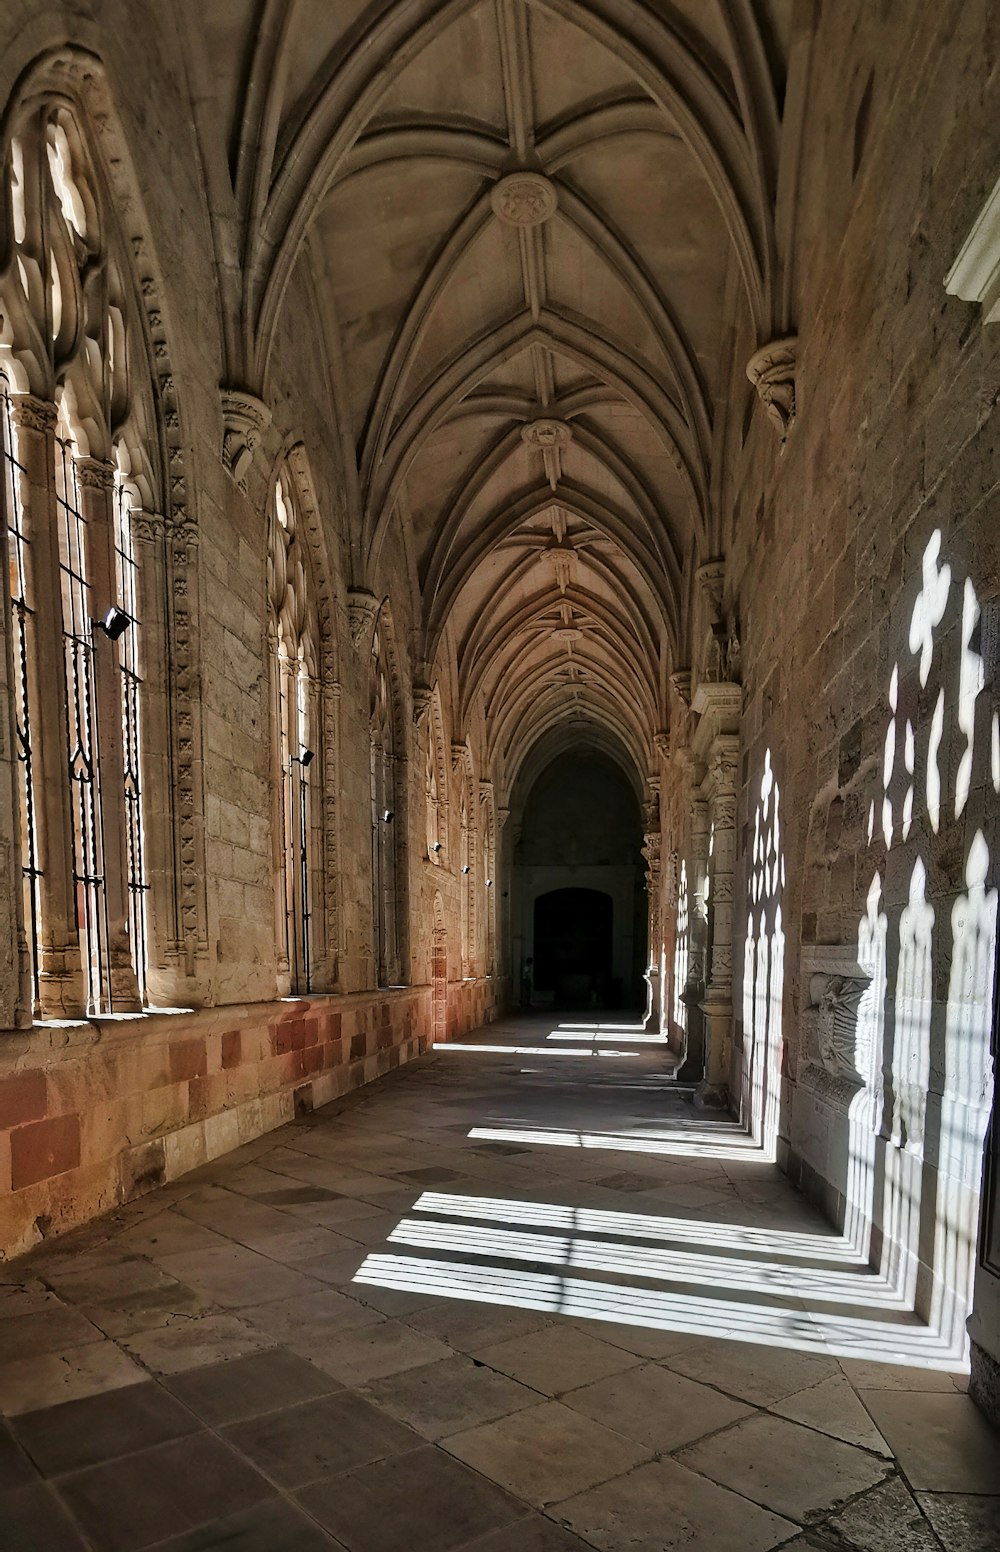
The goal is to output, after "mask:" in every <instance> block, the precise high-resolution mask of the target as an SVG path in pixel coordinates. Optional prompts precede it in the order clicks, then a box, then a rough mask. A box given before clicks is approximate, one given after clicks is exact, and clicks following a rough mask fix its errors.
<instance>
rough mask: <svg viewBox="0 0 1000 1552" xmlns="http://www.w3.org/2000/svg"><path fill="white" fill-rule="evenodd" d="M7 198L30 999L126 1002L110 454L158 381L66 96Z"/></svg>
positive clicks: (121, 711) (139, 941) (136, 891)
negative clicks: (131, 314)
mask: <svg viewBox="0 0 1000 1552" xmlns="http://www.w3.org/2000/svg"><path fill="white" fill-rule="evenodd" d="M4 194H5V199H6V202H7V212H8V218H9V219H8V230H9V232H10V234H11V237H12V253H11V257H12V259H13V263H11V264H9V265H8V268H7V271H6V273H5V276H4V280H3V293H2V302H3V306H2V315H3V325H2V328H0V369H2V377H3V383H2V392H3V398H4V407H3V420H4V436H3V458H4V474H5V477H4V490H5V503H4V504H5V507H6V530H7V535H6V537H7V548H8V562H9V571H10V581H11V598H12V607H13V615H12V618H13V621H14V624H15V639H14V643H13V647H14V655H15V658H16V673H15V676H14V686H15V690H14V698H15V723H16V728H17V743H18V775H19V788H20V791H19V808H20V817H21V824H20V832H21V834H20V839H21V863H22V875H23V878H24V899H23V930H24V937H25V941H26V946H27V950H28V956H29V959H30V964H31V992H30V996H31V1006H32V1011H33V1013H34V1014H35V1015H43V1016H44V1015H49V1014H79V1013H90V1014H98V1013H107V1012H124V1011H130V1010H137V1009H139V1008H141V1007H142V1006H144V1005H145V1003H146V1000H147V991H146V969H147V959H148V948H147V931H146V902H145V895H146V891H147V887H148V886H147V880H146V873H145V845H144V838H143V816H142V786H143V783H142V737H141V723H142V719H143V716H144V711H143V694H142V676H141V674H140V672H139V651H140V644H139V631H140V626H139V620H140V615H141V613H142V610H141V607H140V602H139V594H140V585H139V576H138V562H137V557H136V553H135V549H134V547H133V543H132V534H131V528H132V516H131V514H132V511H133V508H134V506H135V505H137V504H138V503H137V499H136V493H135V492H134V491H131V492H129V493H128V494H127V495H126V492H125V487H124V486H123V485H122V486H119V483H118V480H117V477H116V471H115V460H116V456H117V450H118V447H119V445H120V444H121V442H122V441H123V439H125V438H130V439H131V441H132V442H133V444H135V445H136V446H138V445H141V443H142V442H143V441H144V440H148V439H149V435H150V425H151V419H150V416H149V413H148V408H149V406H148V399H149V395H150V393H151V385H150V382H149V380H148V368H146V367H145V366H144V360H145V352H144V351H140V350H139V348H138V347H137V346H136V347H135V348H134V345H133V341H134V336H135V331H134V330H132V329H130V328H129V327H128V325H127V313H128V309H127V306H126V300H125V288H124V286H123V283H122V273H123V272H122V269H121V267H120V264H119V250H120V249H121V242H120V239H119V237H118V235H117V232H116V229H115V225H114V218H113V216H112V214H111V205H110V202H109V196H108V194H107V191H106V188H105V185H104V183H103V182H102V175H101V169H100V168H99V166H98V164H97V162H96V161H95V159H94V157H93V156H92V154H91V149H90V144H89V142H88V140H87V136H86V134H85V133H84V130H83V129H82V127H81V121H79V120H78V119H77V117H76V114H75V112H74V111H72V110H71V109H70V107H69V106H68V105H67V103H66V102H65V101H64V100H62V99H57V98H54V97H53V96H51V95H49V96H48V97H46V96H45V95H44V94H41V100H40V99H39V97H37V96H36V97H35V98H33V99H32V105H31V107H30V108H29V110H28V112H27V113H26V114H25V116H24V118H23V120H22V121H21V122H20V123H19V124H18V125H17V133H16V134H15V136H14V139H13V141H12V144H11V148H10V152H9V157H8V162H7V166H6V169H5V177H4ZM133 358H134V359H133ZM128 462H129V460H128V459H125V460H124V463H125V465H126V466H127V465H128Z"/></svg>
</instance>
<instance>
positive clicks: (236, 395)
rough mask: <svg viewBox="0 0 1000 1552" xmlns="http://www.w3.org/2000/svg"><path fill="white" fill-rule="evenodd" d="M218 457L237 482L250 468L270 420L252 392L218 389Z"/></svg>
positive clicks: (243, 478) (269, 412) (262, 405)
mask: <svg viewBox="0 0 1000 1552" xmlns="http://www.w3.org/2000/svg"><path fill="white" fill-rule="evenodd" d="M222 421H223V427H224V430H223V434H222V461H223V463H224V464H225V466H226V468H227V469H228V470H229V473H230V474H231V475H232V477H233V479H234V480H235V481H236V483H237V484H238V485H241V484H242V483H243V481H244V480H245V479H246V476H247V474H248V473H249V471H250V465H251V464H252V462H253V455H254V453H255V452H256V451H257V445H258V443H259V441H260V438H261V434H262V433H263V432H264V431H266V430H267V428H268V426H269V425H270V423H271V411H270V410H269V409H268V407H267V405H266V404H265V403H264V402H263V400H261V399H258V398H257V396H256V395H255V394H252V393H244V392H242V391H241V390H239V389H234V388H224V389H223V390H222Z"/></svg>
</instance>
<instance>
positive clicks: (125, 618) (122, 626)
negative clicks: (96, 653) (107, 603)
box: [94, 604, 132, 641]
mask: <svg viewBox="0 0 1000 1552" xmlns="http://www.w3.org/2000/svg"><path fill="white" fill-rule="evenodd" d="M94 624H95V626H96V627H97V629H98V630H102V631H103V632H104V634H105V636H107V638H108V640H109V641H118V640H119V638H120V637H122V636H124V634H125V632H126V631H127V630H128V628H129V626H130V625H131V624H132V616H131V615H130V614H126V612H125V610H124V609H119V608H118V605H117V604H112V606H111V608H110V609H109V610H108V612H107V614H106V615H105V616H104V619H103V620H95V621H94Z"/></svg>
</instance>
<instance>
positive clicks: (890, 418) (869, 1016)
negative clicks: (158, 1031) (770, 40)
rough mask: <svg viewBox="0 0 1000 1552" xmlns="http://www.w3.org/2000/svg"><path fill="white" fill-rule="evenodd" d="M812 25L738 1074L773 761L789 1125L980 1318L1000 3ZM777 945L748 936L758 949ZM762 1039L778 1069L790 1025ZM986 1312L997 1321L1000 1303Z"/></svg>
mask: <svg viewBox="0 0 1000 1552" xmlns="http://www.w3.org/2000/svg"><path fill="white" fill-rule="evenodd" d="M812 50H813V55H812V57H813V66H812V74H811V76H810V95H809V102H808V108H807V111H806V115H805V122H804V134H805V142H804V147H803V161H802V168H803V171H802V174H801V186H800V190H799V209H798V211H797V221H796V231H797V240H796V244H795V280H796V290H797V292H798V296H799V302H798V308H797V317H796V320H795V321H796V324H797V331H798V340H799V344H798V361H797V369H796V374H795V387H796V402H797V414H796V418H795V420H794V423H793V425H792V427H791V429H790V431H789V434H788V436H787V439H786V441H785V443H784V445H781V444H780V443H779V441H778V439H777V437H776V436H775V433H774V428H773V426H772V425H771V424H769V422H768V420H767V419H766V417H765V416H764V415H763V413H762V412H761V411H760V410H759V409H757V410H755V411H754V413H753V416H752V419H751V421H750V424H749V432H748V434H747V435H746V439H745V442H744V445H743V447H742V450H738V451H737V453H736V455H735V458H734V462H733V467H732V469H731V471H730V472H729V476H728V478H729V505H728V511H727V517H726V523H727V528H728V530H729V532H730V533H731V535H732V547H731V553H730V561H729V568H728V576H727V594H728V596H729V598H730V600H731V607H732V609H733V610H734V611H735V612H736V613H737V614H738V617H739V629H740V638H741V646H742V654H741V659H742V661H741V673H742V679H743V685H744V709H743V717H742V725H741V770H740V801H739V812H738V842H739V865H738V869H737V905H736V918H737V924H738V927H739V931H738V933H737V952H736V954H735V955H734V971H735V986H734V999H733V1000H734V1005H735V1014H734V1042H733V1046H734V1049H733V1061H732V1070H731V1085H732V1092H733V1094H734V1096H735V1098H736V1100H737V1102H739V1101H740V1100H742V1102H743V1104H744V1105H745V1106H747V1107H748V1110H749V1112H752V1111H753V1110H754V1107H755V1106H756V1107H757V1108H759V1106H760V1103H761V1094H760V1089H759V1086H758V1088H757V1089H756V1090H755V1089H754V1083H755V1082H758V1079H754V1078H751V1076H750V1073H749V1067H748V1066H747V1065H745V1061H744V1058H745V1057H746V1059H747V1063H749V1061H750V1057H751V1054H752V1047H753V1040H754V1031H753V1030H752V1029H750V1028H748V1027H747V1025H748V1022H749V1023H751V1024H752V1023H753V1021H754V1019H755V1018H756V1019H757V1020H758V1022H759V1021H760V1011H759V1009H758V1010H757V1012H756V1013H755V1011H754V1007H753V996H752V988H751V989H750V997H749V1001H747V1000H746V991H747V987H746V985H745V981H746V976H745V974H744V958H745V956H744V955H743V954H742V953H741V952H740V950H741V948H742V946H743V944H744V942H745V939H746V936H747V931H746V924H747V920H748V916H752V917H753V919H754V920H755V921H756V920H759V910H760V908H759V907H758V906H756V905H755V904H754V898H755V897H754V896H753V881H754V877H755V874H759V862H758V859H757V856H756V854H755V849H754V840H755V834H756V833H757V832H758V830H759V829H760V821H761V818H762V816H763V808H762V790H763V786H762V784H766V783H765V773H766V772H768V771H769V772H770V780H771V781H772V782H773V787H769V788H768V790H769V792H771V793H772V798H773V792H774V791H775V790H780V821H781V822H780V840H779V843H778V845H779V852H780V858H779V860H780V863H781V872H780V878H779V879H778V882H777V884H776V886H775V888H774V889H773V890H772V894H771V900H772V903H771V905H770V906H769V907H768V909H769V910H770V912H771V915H770V917H769V926H768V929H767V930H768V933H769V934H770V936H771V954H772V960H771V962H772V966H773V964H774V952H775V939H774V920H775V912H776V910H777V907H778V906H780V911H781V931H782V934H783V945H782V946H783V985H781V986H779V988H778V993H777V1002H776V1006H773V1007H772V1009H771V1012H770V1015H768V1014H766V1013H765V1015H764V1022H765V1023H766V1022H767V1018H768V1016H769V1017H770V1019H771V1035H772V1036H774V1035H775V1034H776V1038H777V1042H778V1045H777V1051H776V1053H775V1055H776V1060H777V1062H778V1063H779V1064H780V1066H781V1073H780V1080H779V1079H778V1078H777V1076H776V1077H775V1079H774V1082H775V1085H777V1083H778V1082H779V1081H780V1095H779V1094H778V1093H775V1095H774V1096H773V1097H774V1100H775V1103H776V1105H777V1113H776V1114H775V1115H774V1116H773V1122H774V1128H775V1133H776V1135H775V1138H774V1143H775V1147H776V1149H777V1152H778V1156H779V1159H780V1160H781V1161H782V1162H783V1163H784V1164H785V1167H786V1168H787V1169H788V1170H789V1171H790V1172H791V1173H792V1175H793V1177H794V1178H796V1179H797V1180H798V1181H800V1182H801V1184H802V1185H803V1186H804V1187H805V1188H806V1189H807V1190H808V1191H809V1193H810V1194H811V1195H812V1196H813V1197H814V1198H815V1199H816V1200H817V1201H819V1202H820V1203H821V1204H822V1205H823V1207H824V1208H825V1209H826V1211H827V1212H828V1213H829V1214H830V1215H831V1217H832V1218H833V1219H834V1220H835V1221H836V1222H837V1223H839V1224H841V1225H844V1226H846V1228H847V1229H848V1230H849V1231H850V1232H851V1233H855V1234H857V1235H858V1236H859V1241H860V1243H862V1244H863V1245H864V1246H866V1247H868V1248H870V1250H871V1254H872V1256H873V1258H874V1259H875V1260H876V1261H877V1262H881V1264H882V1265H883V1268H884V1269H885V1270H886V1271H887V1273H888V1275H889V1276H890V1277H891V1278H892V1279H893V1281H894V1282H896V1284H897V1285H898V1286H900V1287H901V1288H904V1289H906V1290H908V1291H909V1292H910V1293H912V1294H913V1295H914V1296H915V1298H916V1304H917V1308H918V1309H919V1310H920V1311H921V1312H922V1313H924V1314H926V1315H928V1316H931V1317H933V1318H935V1319H937V1320H939V1321H940V1322H941V1323H942V1324H943V1325H944V1327H945V1328H946V1329H948V1328H949V1322H950V1321H954V1322H955V1323H956V1329H955V1331H954V1339H955V1340H956V1341H957V1342H958V1343H959V1345H960V1343H961V1337H962V1332H961V1322H962V1320H963V1319H964V1313H965V1310H966V1309H967V1308H968V1304H969V1302H970V1295H971V1288H970V1279H971V1268H972V1263H973V1260H974V1257H975V1241H976V1233H977V1227H978V1192H979V1184H980V1181H979V1171H980V1167H981V1147H982V1134H983V1131H984V1129H985V1124H986V1119H987V1115H988V1106H989V1093H990V1061H989V1030H990V1023H991V1015H992V1010H991V1008H990V1007H989V1006H988V1001H989V992H988V987H990V986H992V983H993V964H992V963H991V962H989V961H990V956H991V953H992V954H993V955H995V947H996V940H995V905H996V896H995V893H994V894H991V891H993V890H994V889H995V886H996V883H997V880H998V870H1000V829H998V818H1000V803H998V800H997V780H998V772H997V769H996V755H995V754H994V755H993V756H992V762H993V763H992V766H991V754H990V743H991V737H992V738H994V739H995V737H996V734H995V728H996V714H997V707H998V705H1000V682H998V678H997V672H996V670H997V658H996V647H995V634H994V633H995V626H994V625H993V624H992V623H991V622H992V621H994V620H995V618H996V615H995V609H996V602H995V601H996V599H997V595H998V593H1000V546H998V541H997V533H998V528H997V518H998V511H1000V463H998V460H997V450H998V447H1000V438H998V432H997V426H998V422H997V413H996V406H997V401H998V396H1000V331H998V330H997V329H996V328H995V327H988V328H984V326H983V324H982V320H981V317H980V314H979V311H978V309H977V308H976V307H975V306H974V305H970V304H968V303H964V302H961V301H958V300H956V299H955V298H954V297H950V296H948V295H946V293H945V289H944V284H943V277H944V276H945V275H946V274H947V272H948V270H949V268H950V267H951V265H952V263H953V261H954V259H955V257H956V255H957V253H958V251H959V249H960V247H961V245H962V243H963V241H964V239H965V237H966V235H967V233H968V231H969V229H970V227H971V225H972V222H973V220H974V218H975V216H976V215H977V213H978V211H979V209H980V207H981V205H982V203H983V201H984V199H985V197H986V195H987V193H988V192H989V189H990V188H991V186H992V184H993V182H994V180H995V178H996V173H997V168H998V166H1000V95H998V82H997V77H996V72H995V68H993V69H992V74H991V73H990V72H991V68H992V67H991V64H990V61H994V62H995V60H996V57H997V20H996V17H995V16H992V17H991V15H990V8H989V7H986V6H978V5H973V6H968V5H963V4H958V3H952V4H946V5H943V6H935V7H919V8H913V7H893V6H882V7H875V6H869V5H855V4H851V5H838V6H827V7H824V8H823V13H822V18H821V20H820V22H819V26H818V31H817V33H816V35H815V38H814V40H813V43H812ZM752 347H753V341H752V340H751V339H749V338H748V339H746V340H744V342H743V347H742V348H741V349H740V350H739V351H737V357H738V359H739V360H740V361H741V362H742V360H745V359H746V358H747V356H748V355H749V353H750V350H751V349H752ZM738 375H739V374H738V373H737V374H736V378H734V391H735V390H736V389H737V388H738V382H737V381H736V379H737V378H738ZM740 392H743V390H740ZM946 570H947V571H948V572H949V574H950V587H949V586H948V584H947V582H942V574H943V573H944V572H945V571H946ZM970 600H971V601H970ZM776 604H777V607H776ZM963 622H964V623H963ZM991 642H992V644H991ZM939 695H941V696H943V699H942V700H941V709H940V711H939V710H938V709H937V708H938V698H939ZM963 696H964V697H965V699H964V700H963ZM963 708H964V709H963ZM938 717H939V718H940V724H939V725H938V724H937V723H936V718H938ZM991 728H992V729H994V731H993V733H992V734H991ZM938 787H939V788H940V798H939V800H936V799H935V793H936V791H937V788H938ZM935 801H937V803H938V807H939V812H935V811H934V809H935ZM764 820H765V822H764V824H763V829H762V830H760V833H761V834H765V833H766V831H767V826H768V824H769V823H770V818H769V817H767V816H764ZM977 836H978V837H980V838H981V840H980V842H977ZM873 886H874V891H873ZM770 887H771V886H770V885H768V888H770ZM991 912H992V914H993V921H994V927H993V928H992V929H991V928H990V926H989V921H988V920H987V918H989V917H990V914H991ZM977 913H978V921H979V924H980V926H981V929H982V936H981V937H980V938H978V939H976V940H975V942H974V943H973V938H974V934H973V936H972V937H970V936H969V932H968V930H967V929H968V922H969V920H970V918H975V917H977ZM991 931H992V932H993V936H992V939H990V932H991ZM755 936H756V931H754V932H752V933H751V937H752V938H753V937H755ZM991 941H992V950H991V948H990V942H991ZM838 946H839V947H838ZM976 955H979V956H980V959H981V962H979V961H977V962H976V964H975V966H974V967H973V964H972V961H973V959H975V956H976ZM824 956H825V957H824ZM753 963H754V957H753V950H752V951H751V954H750V956H749V957H748V958H746V965H747V973H748V974H752V969H753ZM963 963H964V964H965V978H964V980H963ZM852 965H853V969H852V968H851V967H852ZM779 966H780V962H779ZM862 972H864V973H862ZM852 975H853V976H854V977H855V980H854V981H853V982H852V981H850V977H851V976H852ZM834 976H836V977H837V978H839V979H838V981H837V984H836V985H834V982H833V977H834ZM845 978H846V979H845ZM824 996H825V1001H824ZM838 996H839V998H840V1012H839V1015H838V1017H839V1018H840V1020H841V1023H840V1025H839V1026H838V1027H839V1028H840V1030H841V1032H843V1030H844V1029H846V1031H847V1035H848V1037H849V1045H850V1048H849V1049H845V1048H844V1041H843V1039H842V1038H841V1039H840V1044H839V1046H838V1037H837V1034H836V1030H835V1028H834V1003H835V1002H836V1001H837V998H838ZM859 999H860V1001H859ZM845 1019H846V1024H845V1023H844V1022H843V1021H844V1020H845ZM775 1022H777V1024H778V1028H777V1030H776V1031H775V1028H774V1026H775ZM756 1036H757V1038H758V1040H760V1039H763V1040H764V1043H765V1044H766V1043H767V1040H768V1038H770V1037H769V1036H768V1034H767V1032H766V1031H764V1032H763V1033H762V1031H761V1030H760V1029H758V1030H757V1031H756ZM782 1037H783V1038H784V1050H783V1053H782V1051H781V1041H782ZM753 1054H755V1058H756V1061H757V1072H758V1074H759V1073H760V1072H762V1071H765V1070H766V1067H767V1056H766V1053H765V1059H764V1062H763V1064H762V1063H761V1059H760V1058H761V1053H760V1052H759V1051H757V1052H756V1053H753ZM865 1064H867V1065H865ZM779 1099H780V1103H778V1101H779ZM945 1244H947V1245H948V1247H949V1249H948V1253H947V1254H945V1253H944V1250H943V1247H944V1246H945ZM981 1294H982V1299H981V1302H982V1303H983V1305H984V1306H985V1304H986V1303H987V1301H988V1298H989V1295H988V1293H987V1290H986V1288H985V1285H984V1286H983V1287H982V1289H981ZM994 1304H995V1296H994ZM977 1320H978V1326H977V1331H978V1333H979V1336H980V1339H982V1340H984V1341H985V1340H987V1336H986V1333H987V1331H989V1330H991V1331H992V1335H991V1336H990V1337H989V1338H988V1340H989V1341H991V1342H992V1343H993V1344H994V1349H996V1343H997V1340H998V1337H997V1333H998V1331H1000V1320H997V1319H996V1310H995V1309H994V1310H993V1312H992V1314H991V1313H987V1312H986V1310H985V1308H984V1313H983V1314H982V1315H981V1316H977ZM974 1334H976V1332H974Z"/></svg>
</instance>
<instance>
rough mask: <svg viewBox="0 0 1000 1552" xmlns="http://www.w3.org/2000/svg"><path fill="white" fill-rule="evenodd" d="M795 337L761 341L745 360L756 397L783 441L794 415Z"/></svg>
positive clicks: (796, 351) (796, 353) (796, 340)
mask: <svg viewBox="0 0 1000 1552" xmlns="http://www.w3.org/2000/svg"><path fill="white" fill-rule="evenodd" d="M798 345H799V342H798V337H797V336H796V335H794V334H791V335H789V336H788V337H787V338H786V339H778V340H772V341H771V343H770V344H769V345H762V346H761V348H760V350H757V351H755V352H754V354H753V355H752V356H751V357H750V360H749V361H748V362H747V376H748V377H749V379H750V381H751V382H752V383H753V385H754V387H755V388H756V390H757V397H758V398H759V399H760V402H761V403H762V404H763V406H764V408H765V409H766V410H767V416H768V419H769V420H770V422H771V424H772V425H773V426H774V428H775V430H776V431H777V433H778V436H779V437H780V438H781V441H782V442H784V440H785V438H786V437H787V435H788V433H789V431H790V430H791V427H792V422H793V421H794V419H795V362H796V358H797V355H798Z"/></svg>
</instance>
